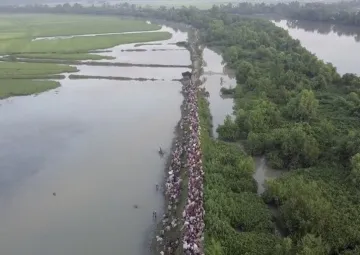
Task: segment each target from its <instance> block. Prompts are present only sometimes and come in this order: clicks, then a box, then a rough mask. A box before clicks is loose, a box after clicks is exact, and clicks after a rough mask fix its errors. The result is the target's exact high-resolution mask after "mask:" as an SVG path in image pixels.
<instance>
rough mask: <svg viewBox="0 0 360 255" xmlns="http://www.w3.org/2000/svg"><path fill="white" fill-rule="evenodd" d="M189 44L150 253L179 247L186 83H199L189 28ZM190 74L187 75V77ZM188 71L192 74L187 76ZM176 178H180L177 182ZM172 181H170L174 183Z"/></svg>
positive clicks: (195, 49) (198, 55)
mask: <svg viewBox="0 0 360 255" xmlns="http://www.w3.org/2000/svg"><path fill="white" fill-rule="evenodd" d="M188 34H189V45H188V47H187V49H188V50H189V52H190V56H191V62H192V65H191V73H183V74H182V75H183V78H182V79H181V80H180V81H181V83H182V90H181V92H182V94H183V96H184V100H183V103H182V105H181V107H180V109H181V119H180V120H179V123H178V124H177V126H176V127H175V137H174V140H173V144H172V148H171V152H170V153H169V156H168V159H167V163H166V165H165V180H164V185H163V190H164V201H165V203H164V214H163V215H162V218H161V221H160V222H159V224H158V227H157V230H156V235H155V237H154V240H153V245H152V252H153V254H164V255H166V254H168V255H174V254H175V255H181V254H183V247H182V235H183V233H182V230H183V226H184V219H183V215H182V212H183V210H184V208H185V205H186V201H187V196H188V189H187V187H188V176H187V171H188V169H187V153H186V150H185V148H187V145H188V143H189V137H187V136H186V133H187V132H188V130H189V123H187V118H186V116H188V114H189V109H188V108H187V107H186V104H187V93H188V89H189V87H190V86H192V85H193V84H199V77H200V73H201V72H200V68H201V63H202V61H201V53H199V49H200V48H199V46H198V44H199V40H198V36H197V33H196V31H193V30H190V31H189V32H188ZM187 74H190V76H187ZM191 74H192V75H191ZM179 180H180V181H179ZM174 181H175V183H176V182H178V181H179V183H180V184H179V186H177V188H176V189H178V190H177V191H175V193H172V192H169V185H172V184H174ZM175 185H176V184H174V186H175Z"/></svg>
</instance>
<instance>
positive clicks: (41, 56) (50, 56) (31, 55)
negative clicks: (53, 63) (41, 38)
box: [16, 53, 114, 60]
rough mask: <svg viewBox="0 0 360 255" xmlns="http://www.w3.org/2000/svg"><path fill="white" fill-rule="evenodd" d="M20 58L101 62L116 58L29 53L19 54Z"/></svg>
mask: <svg viewBox="0 0 360 255" xmlns="http://www.w3.org/2000/svg"><path fill="white" fill-rule="evenodd" d="M16 57H19V58H32V59H34V58H36V59H62V60H100V59H114V57H109V56H100V55H96V54H88V53H72V54H66V53H28V54H18V55H16Z"/></svg>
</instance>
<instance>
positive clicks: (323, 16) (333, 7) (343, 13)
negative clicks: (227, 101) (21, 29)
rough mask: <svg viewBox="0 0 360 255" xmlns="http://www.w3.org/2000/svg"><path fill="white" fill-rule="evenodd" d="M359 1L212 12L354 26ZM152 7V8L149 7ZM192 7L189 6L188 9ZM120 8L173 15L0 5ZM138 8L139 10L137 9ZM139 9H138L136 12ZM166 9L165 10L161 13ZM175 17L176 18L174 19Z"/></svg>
mask: <svg viewBox="0 0 360 255" xmlns="http://www.w3.org/2000/svg"><path fill="white" fill-rule="evenodd" d="M359 8H360V1H358V0H353V1H349V2H337V3H322V2H315V3H305V4H303V3H301V2H295V1H294V2H290V3H276V4H271V3H270V4H266V3H251V2H241V3H237V4H231V3H229V4H223V5H219V6H216V5H214V6H213V7H212V10H213V12H219V11H220V12H225V13H227V14H236V15H239V14H240V15H256V14H261V15H264V14H266V15H279V16H281V17H285V18H289V19H295V20H309V21H321V22H329V23H333V24H343V25H354V26H360V13H359ZM151 9H152V10H151ZM189 9H193V8H189ZM124 10H127V12H126V13H124V14H126V15H136V16H143V15H146V14H144V13H145V12H146V13H148V12H151V13H152V14H153V15H155V14H156V16H158V17H160V16H161V17H162V18H163V16H164V15H176V14H175V13H176V12H177V11H174V8H166V7H160V8H159V9H153V8H151V7H142V8H141V7H136V6H135V5H134V4H128V3H122V4H119V5H107V4H103V5H102V6H92V7H83V6H81V5H80V4H78V3H75V4H72V5H71V4H69V3H66V4H62V5H61V4H59V5H57V6H56V7H54V8H53V7H49V6H47V5H27V6H14V5H12V6H11V5H8V6H0V11H1V12H6V13H16V12H46V13H48V12H54V13H63V12H69V13H89V12H93V13H96V14H104V13H107V14H110V13H113V14H120V13H122V12H123V11H124ZM140 10H142V11H140ZM139 11H140V12H139ZM165 12H166V13H165ZM177 20H179V19H177Z"/></svg>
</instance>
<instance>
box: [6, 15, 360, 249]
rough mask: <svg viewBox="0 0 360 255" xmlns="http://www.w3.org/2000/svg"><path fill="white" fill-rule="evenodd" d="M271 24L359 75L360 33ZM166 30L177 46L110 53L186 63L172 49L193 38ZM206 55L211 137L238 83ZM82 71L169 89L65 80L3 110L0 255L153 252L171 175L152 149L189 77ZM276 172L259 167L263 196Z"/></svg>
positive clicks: (172, 72)
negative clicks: (165, 182) (159, 187)
mask: <svg viewBox="0 0 360 255" xmlns="http://www.w3.org/2000/svg"><path fill="white" fill-rule="evenodd" d="M276 24H277V25H279V26H282V27H284V28H286V29H288V30H289V32H290V34H291V35H292V36H293V37H294V38H296V39H299V40H300V41H301V43H302V44H303V45H304V46H305V47H306V48H308V49H309V50H310V51H311V52H313V53H315V54H316V55H317V56H318V57H319V58H321V59H323V60H324V61H326V62H332V63H333V65H334V66H336V67H337V68H338V70H339V72H340V73H345V72H353V73H358V74H359V73H360V70H359V69H360V68H359V67H358V66H359V65H357V63H358V61H359V60H358V57H357V55H356V54H355V53H356V52H360V51H359V50H360V43H358V41H357V39H358V38H359V34H360V33H359V30H357V31H356V29H354V30H351V29H349V28H339V27H334V26H329V27H326V28H324V25H323V26H319V24H314V23H312V24H310V23H306V24H305V23H304V24H302V23H299V22H296V23H294V22H286V21H279V22H276ZM163 29H164V30H167V31H170V32H172V33H173V37H172V38H171V39H170V40H168V41H161V42H158V43H161V45H143V46H139V47H136V48H142V49H147V50H148V51H143V52H129V51H122V50H124V49H125V50H126V49H134V48H135V45H134V44H129V45H121V46H117V47H114V48H112V49H111V50H112V51H111V52H107V53H104V54H107V55H110V56H114V57H115V59H114V60H113V61H118V62H129V63H144V64H152V63H154V64H178V65H189V64H190V56H189V53H188V52H187V51H184V50H181V48H178V47H177V46H175V45H172V44H171V43H174V42H177V41H183V40H186V39H187V34H186V33H185V32H181V31H175V30H173V29H171V28H169V27H164V28H163ZM341 29H343V30H341ZM153 43H154V42H153ZM169 43H170V44H169ZM153 49H168V50H167V51H152V50H153ZM203 56H204V60H205V62H206V66H205V68H204V71H205V75H204V77H205V78H206V79H207V81H206V83H205V86H206V89H207V90H208V91H209V93H210V97H209V101H210V109H211V113H212V115H213V124H214V130H215V129H216V127H217V126H218V125H219V124H221V123H222V122H223V120H224V118H225V116H226V114H231V113H232V106H233V101H232V100H231V99H223V98H222V97H221V96H220V93H219V90H220V88H221V85H220V77H223V78H224V84H223V85H222V86H226V87H229V86H235V84H236V82H235V80H234V79H233V78H230V77H228V76H227V75H226V74H224V67H223V65H222V64H221V61H222V58H221V56H220V55H218V54H217V53H215V52H214V51H212V50H210V49H207V48H206V49H205V50H204V54H203ZM79 69H81V72H80V73H79V74H88V75H99V76H100V75H102V76H109V75H113V76H126V77H137V78H138V77H146V78H157V79H164V81H146V82H139V81H113V80H63V81H62V82H61V83H62V86H61V87H60V88H58V89H56V90H52V91H48V92H45V93H42V94H40V95H38V96H25V97H15V98H10V99H6V100H1V101H0V104H1V106H0V146H1V148H2V149H1V150H0V235H1V238H0V253H1V254H4V255H24V254H26V255H49V254H51V255H99V254H101V255H115V254H129V255H144V254H148V253H149V252H148V243H149V240H150V238H151V236H152V230H153V229H154V226H155V222H153V221H152V211H153V210H157V211H158V212H160V211H161V208H162V206H163V197H162V195H161V193H160V192H157V191H156V189H155V185H156V183H160V182H162V179H163V178H164V176H163V173H164V159H162V158H160V157H159V155H158V153H157V150H158V148H159V146H161V147H162V148H164V149H165V150H166V151H167V152H169V149H170V145H171V142H172V139H173V136H174V134H173V132H174V127H175V125H176V123H177V122H178V120H179V118H180V108H179V107H180V105H181V102H182V99H183V98H182V95H181V94H180V89H181V85H180V83H179V82H176V81H172V79H179V78H181V72H183V71H184V70H186V69H183V68H149V67H144V68H140V67H96V66H81V67H80V68H79ZM214 133H215V132H214ZM214 135H215V136H216V134H214ZM277 175H278V174H277V173H275V172H273V170H271V169H268V168H267V167H266V165H265V162H264V161H263V160H262V159H257V169H256V173H255V175H254V177H255V178H256V179H257V181H258V183H259V184H260V187H259V193H261V192H262V191H263V188H262V184H263V182H264V180H265V179H266V178H268V177H276V176H277ZM54 192H55V193H56V196H54V195H53V193H54ZM135 204H136V205H138V208H137V209H135V208H134V205H135Z"/></svg>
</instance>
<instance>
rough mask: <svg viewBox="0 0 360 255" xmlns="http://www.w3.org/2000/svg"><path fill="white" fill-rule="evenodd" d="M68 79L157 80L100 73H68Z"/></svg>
mask: <svg viewBox="0 0 360 255" xmlns="http://www.w3.org/2000/svg"><path fill="white" fill-rule="evenodd" d="M69 79H72V80H78V79H98V80H119V81H158V80H159V79H155V78H142V77H139V78H131V77H122V76H101V75H79V74H70V75H69Z"/></svg>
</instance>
